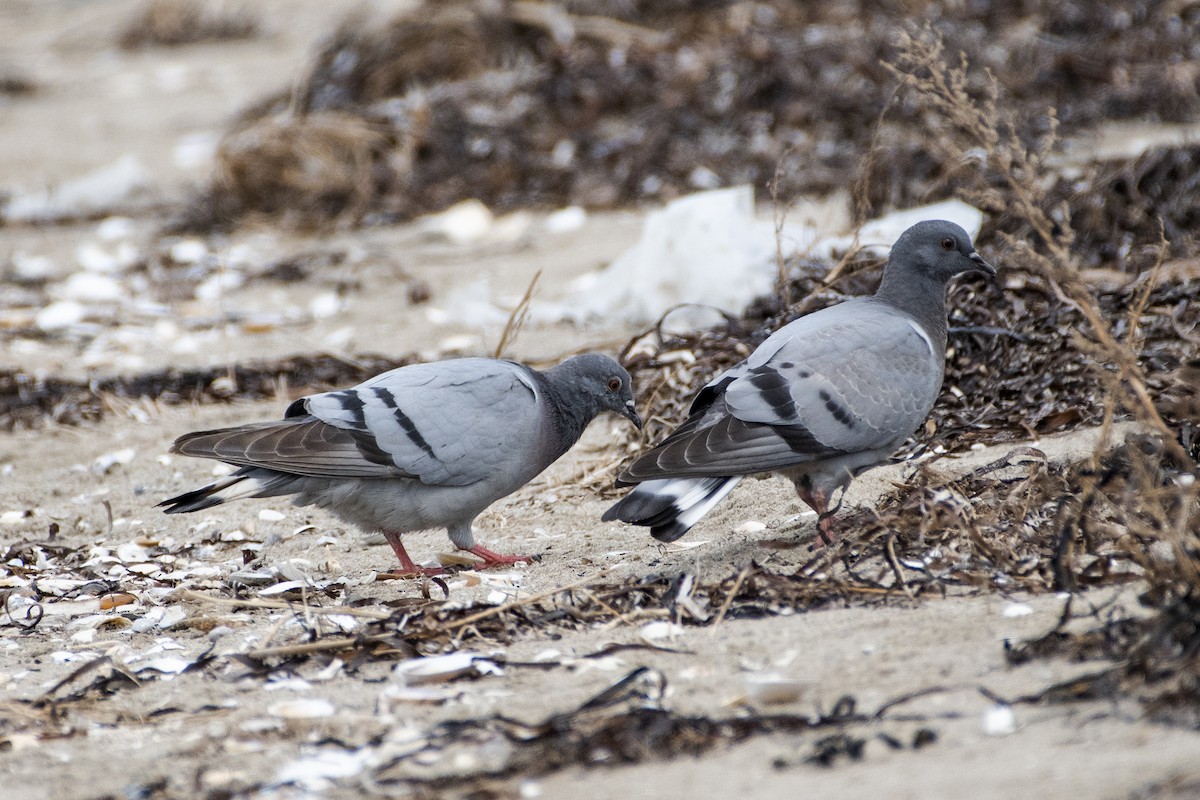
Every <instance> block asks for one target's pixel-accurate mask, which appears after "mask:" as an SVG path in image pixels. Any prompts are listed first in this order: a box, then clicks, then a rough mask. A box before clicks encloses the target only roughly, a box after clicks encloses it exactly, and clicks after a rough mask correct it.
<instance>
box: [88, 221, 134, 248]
mask: <svg viewBox="0 0 1200 800" xmlns="http://www.w3.org/2000/svg"><path fill="white" fill-rule="evenodd" d="M133 233H134V225H133V220H131V219H130V218H129V217H105V218H104V219H102V220H101V221H100V223H99V224H98V225H96V236H97V237H99V239H100V241H102V242H116V241H120V240H121V239H128V238H130V237H131V236H133Z"/></svg>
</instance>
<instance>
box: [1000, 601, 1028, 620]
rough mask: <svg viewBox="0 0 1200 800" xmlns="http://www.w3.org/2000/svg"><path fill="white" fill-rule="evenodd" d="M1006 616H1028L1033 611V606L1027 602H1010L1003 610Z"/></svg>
mask: <svg viewBox="0 0 1200 800" xmlns="http://www.w3.org/2000/svg"><path fill="white" fill-rule="evenodd" d="M1001 613H1002V614H1003V615H1004V616H1005V617H1009V618H1012V617H1027V616H1029V615H1030V614H1032V613H1033V608H1032V607H1030V606H1028V605H1026V604H1025V603H1009V604H1008V605H1006V606H1005V607H1004V611H1003V612H1001Z"/></svg>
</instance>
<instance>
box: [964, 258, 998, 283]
mask: <svg viewBox="0 0 1200 800" xmlns="http://www.w3.org/2000/svg"><path fill="white" fill-rule="evenodd" d="M970 258H971V260H972V261H974V262H975V271H976V272H982V273H984V274H985V275H988V276H989V277H992V278H994V277H996V268H995V267H993V266H992V265H991V264H989V263H987V262H986V261H984V260H983V256H981V255H979V253H971V255H970Z"/></svg>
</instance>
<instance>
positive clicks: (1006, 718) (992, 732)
mask: <svg viewBox="0 0 1200 800" xmlns="http://www.w3.org/2000/svg"><path fill="white" fill-rule="evenodd" d="M1016 730H1017V718H1016V716H1015V715H1014V714H1013V710H1012V706H1009V705H1006V704H1005V703H997V704H996V705H994V706H992V707H991V708H989V709H988V710H987V711H985V712H983V732H984V733H986V734H987V735H988V736H1007V735H1008V734H1010V733H1013V732H1015V731H1016Z"/></svg>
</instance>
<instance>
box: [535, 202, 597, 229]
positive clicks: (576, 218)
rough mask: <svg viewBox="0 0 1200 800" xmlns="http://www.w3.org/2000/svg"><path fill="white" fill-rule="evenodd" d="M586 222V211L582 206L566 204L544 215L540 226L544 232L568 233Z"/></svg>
mask: <svg viewBox="0 0 1200 800" xmlns="http://www.w3.org/2000/svg"><path fill="white" fill-rule="evenodd" d="M586 222H587V211H585V210H584V209H583V207H582V206H567V207H566V208H560V209H559V210H558V211H555V212H553V213H551V214H548V215H547V216H546V219H545V220H544V221H543V222H542V227H543V228H544V229H545V231H546V233H570V232H571V231H577V230H579V229H580V228H582V227H583V226H584V223H586Z"/></svg>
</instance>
